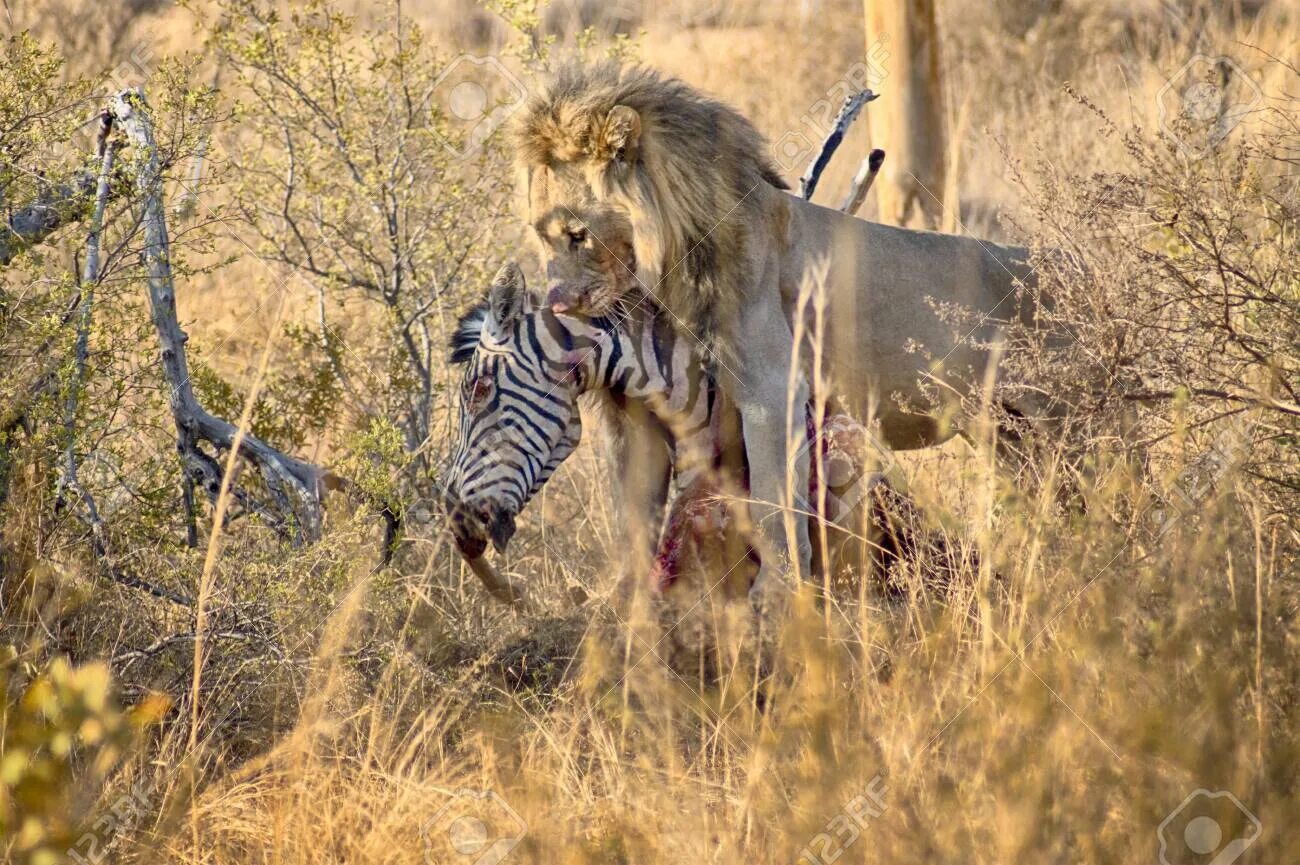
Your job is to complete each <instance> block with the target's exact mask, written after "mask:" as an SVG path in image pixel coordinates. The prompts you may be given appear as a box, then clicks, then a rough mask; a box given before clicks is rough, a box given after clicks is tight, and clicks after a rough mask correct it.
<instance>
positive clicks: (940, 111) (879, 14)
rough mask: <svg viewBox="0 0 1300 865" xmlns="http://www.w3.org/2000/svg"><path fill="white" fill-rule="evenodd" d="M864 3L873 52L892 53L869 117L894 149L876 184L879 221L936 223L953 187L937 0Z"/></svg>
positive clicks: (875, 132)
mask: <svg viewBox="0 0 1300 865" xmlns="http://www.w3.org/2000/svg"><path fill="white" fill-rule="evenodd" d="M864 8H865V12H866V15H865V18H866V37H867V46H868V50H867V54H868V56H872V55H873V54H874V53H875V52H873V50H872V46H882V47H883V49H884V50H886V51H887V52H888V58H889V59H888V63H887V68H886V70H884V71H885V72H886V73H887V74H886V75H885V76H884V78H883V81H882V82H881V85H880V91H881V96H882V98H881V100H880V102H879V104H878V105H877V106H875V107H874V108H872V110H871V117H869V118H868V121H867V122H868V123H869V124H870V130H871V143H872V146H873V147H880V148H884V149H885V150H886V151H887V152H888V153H889V163H888V164H887V165H886V166H885V167H884V170H883V171H882V172H881V175H880V179H879V181H877V182H876V184H875V187H876V196H877V201H878V202H879V204H880V219H881V221H882V222H891V223H896V224H898V225H910V226H924V227H927V228H937V227H938V226H940V225H941V224H942V221H943V209H944V206H945V202H943V200H942V199H943V196H944V190H945V189H946V188H947V184H946V177H945V175H946V171H947V135H946V131H945V129H944V101H943V81H942V75H941V71H942V70H941V66H940V62H939V31H938V26H937V24H936V18H935V0H864ZM950 206H955V202H953V203H951V205H950Z"/></svg>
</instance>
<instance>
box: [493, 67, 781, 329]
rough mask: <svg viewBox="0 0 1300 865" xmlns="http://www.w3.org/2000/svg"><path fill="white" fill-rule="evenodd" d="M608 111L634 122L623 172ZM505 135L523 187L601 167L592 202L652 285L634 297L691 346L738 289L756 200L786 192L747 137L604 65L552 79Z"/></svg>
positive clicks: (698, 107)
mask: <svg viewBox="0 0 1300 865" xmlns="http://www.w3.org/2000/svg"><path fill="white" fill-rule="evenodd" d="M615 106H627V107H629V108H632V109H634V110H635V111H636V112H637V114H638V115H639V116H640V122H641V129H640V138H639V142H638V147H637V153H636V156H635V158H634V159H633V160H632V162H631V165H630V166H629V168H630V170H625V169H624V168H623V166H619V165H617V164H616V162H615V159H614V157H615V154H614V153H612V152H609V147H608V144H607V142H606V140H605V136H604V134H603V130H604V129H605V128H606V123H607V122H608V120H609V117H610V113H611V110H612V109H614V107H615ZM514 131H515V138H514V142H515V147H516V154H517V158H518V160H519V162H520V164H521V167H522V168H524V169H526V172H527V177H528V182H529V183H530V184H532V183H535V182H539V180H538V178H537V169H539V168H543V167H555V166H556V165H558V164H562V163H582V162H586V163H588V164H596V165H600V164H607V165H608V168H607V169H606V170H605V171H604V172H603V174H601V175H600V180H599V181H597V182H596V183H595V188H593V189H592V190H591V192H592V194H593V195H594V196H595V197H596V198H597V199H600V200H602V201H605V202H608V203H611V204H614V205H616V206H619V207H621V208H622V209H623V210H625V211H626V213H627V214H628V216H629V217H630V218H631V221H632V226H633V235H634V236H633V248H634V250H635V253H636V257H637V262H638V265H639V267H640V269H641V271H642V272H643V273H644V274H646V275H648V276H649V277H650V278H651V279H652V280H654V281H655V284H652V285H648V286H645V288H647V289H648V290H649V291H650V292H651V294H653V295H654V296H655V297H656V298H657V299H658V300H659V301H660V302H661V303H662V304H663V305H664V306H665V307H667V308H668V309H669V310H670V311H671V312H672V313H673V314H674V315H676V316H678V317H680V318H681V319H683V320H684V321H685V322H686V323H687V325H688V326H689V327H691V328H692V329H695V330H696V335H697V336H699V337H701V338H708V337H714V336H716V335H717V328H716V324H717V322H718V321H719V320H720V319H721V318H723V317H724V316H728V315H730V314H732V313H733V312H734V310H735V308H736V304H738V303H739V301H740V298H741V297H742V295H743V292H744V289H745V285H744V284H743V281H744V280H745V279H746V276H745V268H746V265H747V263H748V260H749V258H750V257H749V256H747V255H746V254H745V250H746V249H747V248H748V246H747V245H748V244H749V243H750V242H751V239H752V234H751V232H752V230H753V229H752V227H753V226H756V225H763V224H765V220H763V219H762V218H761V213H760V212H759V211H760V209H761V208H762V207H763V206H764V203H765V202H767V201H770V200H771V199H770V196H769V195H764V194H761V193H759V194H755V193H756V192H757V191H758V188H759V187H760V185H764V184H766V185H767V186H769V187H776V188H778V189H786V188H788V187H787V185H786V183H785V181H784V180H783V179H782V178H781V176H780V172H779V170H778V169H777V167H776V165H775V164H774V163H773V162H772V160H771V158H770V156H769V155H768V154H769V151H768V146H767V143H766V141H765V140H764V138H763V136H762V135H761V134H760V133H759V132H758V130H757V129H755V128H754V126H753V125H752V124H751V123H750V122H749V121H748V120H746V119H745V118H744V117H742V116H741V115H740V114H739V113H738V112H737V111H736V110H735V109H733V108H731V107H730V106H728V105H725V104H723V103H722V102H719V101H717V100H715V99H711V98H709V97H707V96H705V95H703V94H702V93H700V92H699V91H697V90H695V89H693V88H692V87H690V86H688V85H687V84H685V83H683V82H682V81H680V80H678V79H676V78H672V77H668V76H665V75H662V74H661V73H659V72H656V71H655V70H653V69H650V68H647V67H644V66H628V65H622V64H619V63H616V62H605V63H597V64H587V65H570V66H566V67H564V68H562V69H560V70H559V71H558V72H557V73H556V74H555V76H554V77H553V78H552V79H551V80H550V82H549V83H548V85H547V86H546V87H545V89H544V90H543V91H542V92H541V93H539V94H538V95H537V96H535V97H534V98H532V99H531V100H530V101H529V103H528V105H527V106H525V108H524V109H523V110H522V111H521V113H520V117H519V120H518V122H517V123H516V126H515V130H514ZM764 191H766V190H764ZM710 341H711V340H710Z"/></svg>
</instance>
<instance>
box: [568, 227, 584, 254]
mask: <svg viewBox="0 0 1300 865" xmlns="http://www.w3.org/2000/svg"><path fill="white" fill-rule="evenodd" d="M586 239H587V229H585V228H575V229H573V230H572V231H570V232H569V248H570V249H577V248H578V247H579V246H582V244H583V241H585V240H586Z"/></svg>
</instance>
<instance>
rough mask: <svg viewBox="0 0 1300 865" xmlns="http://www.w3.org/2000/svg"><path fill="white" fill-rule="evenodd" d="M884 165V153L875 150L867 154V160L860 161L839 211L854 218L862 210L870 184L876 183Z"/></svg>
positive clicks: (877, 149) (878, 149)
mask: <svg viewBox="0 0 1300 865" xmlns="http://www.w3.org/2000/svg"><path fill="white" fill-rule="evenodd" d="M884 163H885V151H883V150H881V149H880V148H876V149H875V150H873V151H871V153H869V154H867V158H866V159H864V160H862V164H861V165H859V166H858V173H857V174H855V175H854V176H853V185H852V186H850V187H849V194H848V195H847V196H846V197H845V199H844V203H843V204H842V205H840V210H842V211H843V212H844V213H847V214H848V215H849V216H856V215H857V213H858V211H859V210H861V209H862V202H864V201H866V200H867V193H869V192H870V191H871V184H873V183H875V182H876V175H878V174H880V166H881V165H884Z"/></svg>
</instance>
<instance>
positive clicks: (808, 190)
mask: <svg viewBox="0 0 1300 865" xmlns="http://www.w3.org/2000/svg"><path fill="white" fill-rule="evenodd" d="M876 98H877V96H876V94H875V93H872V92H871V91H870V90H860V91H858V92H857V93H855V94H853V95H852V96H849V97H848V98H846V99H845V100H844V105H843V106H842V107H841V108H840V113H839V114H838V115H837V116H836V117H835V122H834V123H833V124H831V129H830V132H828V133H826V138H825V140H823V141H822V146H821V151H820V152H818V154H817V157H816V158H815V159H813V161H812V162H810V163H808V168H807V169H806V170H805V171H804V173H803V177H801V178H799V194H800V195H801V196H802V197H803V198H804V199H805V200H808V201H811V200H812V197H813V192H815V191H816V190H817V181H819V180H821V176H822V172H823V171H825V170H826V166H827V165H829V164H830V161H831V157H832V156H834V155H835V151H836V150H837V149H838V148H839V146H840V142H842V141H843V140H844V135H845V133H847V132H848V131H849V127H850V126H852V125H853V121H854V120H857V119H858V114H860V113H861V112H862V107H863V106H864V105H866V104H867V103H868V102H872V101H874V100H875V99H876Z"/></svg>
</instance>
